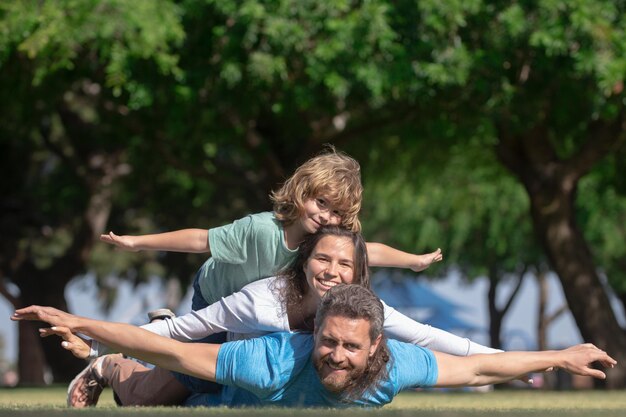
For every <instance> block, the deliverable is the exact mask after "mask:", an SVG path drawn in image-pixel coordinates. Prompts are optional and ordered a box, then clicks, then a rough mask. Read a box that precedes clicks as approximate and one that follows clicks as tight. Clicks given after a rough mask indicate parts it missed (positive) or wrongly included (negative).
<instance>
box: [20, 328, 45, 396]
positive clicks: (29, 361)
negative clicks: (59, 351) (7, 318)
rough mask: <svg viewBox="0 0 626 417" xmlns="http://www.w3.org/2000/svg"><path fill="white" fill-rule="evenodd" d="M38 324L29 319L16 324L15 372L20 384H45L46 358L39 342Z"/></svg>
mask: <svg viewBox="0 0 626 417" xmlns="http://www.w3.org/2000/svg"><path fill="white" fill-rule="evenodd" d="M39 325H40V323H36V322H31V321H21V322H19V325H18V346H19V351H18V357H17V372H18V375H19V385H21V386H33V385H35V386H38V385H44V384H45V380H44V370H45V367H46V360H45V356H44V352H43V347H42V346H41V343H40V342H39V335H38V333H39V332H38V331H37V329H38V328H39Z"/></svg>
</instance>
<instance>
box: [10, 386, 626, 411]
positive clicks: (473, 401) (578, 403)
mask: <svg viewBox="0 0 626 417" xmlns="http://www.w3.org/2000/svg"><path fill="white" fill-rule="evenodd" d="M13 415H15V416H49V415H59V416H60V415H82V416H99V417H102V416H108V415H111V416H113V415H114V416H121V415H124V416H128V415H137V416H141V417H144V416H152V415H155V416H165V415H167V416H190V415H193V416H196V415H210V416H224V417H238V416H246V417H266V416H267V417H270V416H271V417H281V416H291V415H298V416H302V417H307V416H321V415H324V416H327V415H328V416H333V415H338V416H339V415H341V416H342V417H357V416H373V415H374V414H372V411H368V410H359V409H350V410H323V412H320V410H300V409H276V408H272V409H224V408H217V409H208V408H197V409H188V408H177V407H146V408H120V407H116V406H115V404H114V402H113V399H112V396H111V392H110V391H108V390H107V391H105V392H104V393H103V394H102V397H101V400H100V403H99V404H98V407H97V408H91V409H88V410H75V409H68V408H67V407H66V406H65V387H63V386H53V387H48V388H14V389H0V416H13ZM375 415H376V416H377V417H378V416H389V417H391V416H393V417H399V416H407V417H408V416H414V415H419V416H420V417H457V416H487V417H491V416H494V417H495V416H553V417H561V416H563V417H564V416H585V417H587V416H590V417H591V416H603V417H604V416H606V417H608V416H610V417H617V416H620V417H623V416H625V415H626V392H624V391H549V392H548V391H545V392H544V391H529V390H506V391H496V392H488V393H472V392H434V393H433V392H406V393H402V394H401V395H399V396H398V397H397V398H396V399H395V400H394V402H393V403H392V404H390V405H388V406H387V407H385V408H384V409H382V410H376V414H375Z"/></svg>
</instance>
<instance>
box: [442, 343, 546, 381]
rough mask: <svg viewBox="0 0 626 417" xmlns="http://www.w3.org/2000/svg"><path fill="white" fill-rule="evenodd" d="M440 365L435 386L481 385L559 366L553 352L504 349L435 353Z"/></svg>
mask: <svg viewBox="0 0 626 417" xmlns="http://www.w3.org/2000/svg"><path fill="white" fill-rule="evenodd" d="M435 356H436V357H437V363H438V367H439V377H438V381H437V386H444V387H455V386H482V385H491V384H499V383H502V382H507V381H510V380H513V379H516V378H518V377H520V376H522V375H527V374H529V373H531V372H543V371H545V370H546V369H548V368H551V367H554V366H558V354H557V352H555V351H543V352H503V353H495V354H480V355H472V356H466V357H456V356H449V355H445V354H442V353H439V352H435Z"/></svg>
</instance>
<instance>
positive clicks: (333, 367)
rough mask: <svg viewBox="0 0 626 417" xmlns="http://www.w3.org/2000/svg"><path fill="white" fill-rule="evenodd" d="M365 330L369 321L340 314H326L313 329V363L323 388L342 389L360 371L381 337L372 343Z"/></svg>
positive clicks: (334, 390) (358, 374)
mask: <svg viewBox="0 0 626 417" xmlns="http://www.w3.org/2000/svg"><path fill="white" fill-rule="evenodd" d="M369 331H370V323H369V321H367V320H365V319H349V318H347V317H342V316H328V317H326V319H325V320H324V322H323V323H322V324H321V326H320V328H319V329H316V330H315V349H314V351H313V364H314V365H315V369H316V370H317V374H318V375H319V377H320V380H321V381H322V385H324V387H325V388H326V389H327V390H329V391H331V392H336V393H339V392H342V391H343V390H345V389H346V388H348V387H349V386H350V385H352V383H353V382H354V381H356V380H358V379H359V378H360V377H361V376H362V375H363V372H364V371H365V369H366V368H367V366H368V359H369V358H370V356H372V355H373V354H374V352H376V349H377V348H378V345H379V343H380V339H381V337H380V336H379V337H378V338H377V339H376V340H375V341H374V342H373V343H372V341H371V340H370V336H369Z"/></svg>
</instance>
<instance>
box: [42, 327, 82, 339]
mask: <svg viewBox="0 0 626 417" xmlns="http://www.w3.org/2000/svg"><path fill="white" fill-rule="evenodd" d="M39 333H40V334H43V333H45V334H48V335H53V334H54V335H57V336H59V337H62V338H63V339H65V340H70V339H72V338H75V337H78V336H76V335H75V334H74V333H72V332H71V331H70V329H69V328H67V327H64V326H52V327H49V328H42V329H39Z"/></svg>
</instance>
